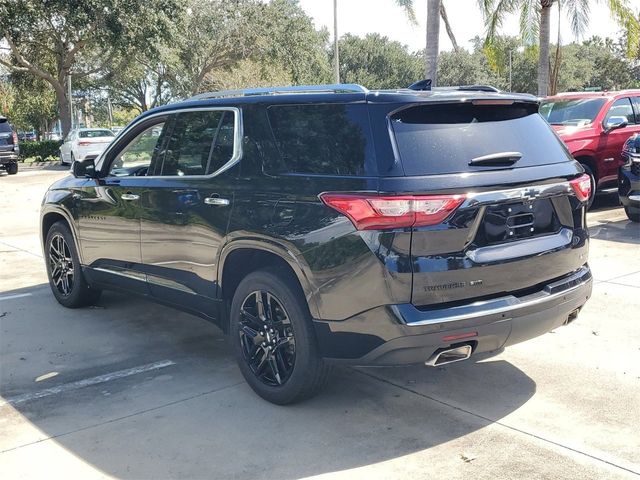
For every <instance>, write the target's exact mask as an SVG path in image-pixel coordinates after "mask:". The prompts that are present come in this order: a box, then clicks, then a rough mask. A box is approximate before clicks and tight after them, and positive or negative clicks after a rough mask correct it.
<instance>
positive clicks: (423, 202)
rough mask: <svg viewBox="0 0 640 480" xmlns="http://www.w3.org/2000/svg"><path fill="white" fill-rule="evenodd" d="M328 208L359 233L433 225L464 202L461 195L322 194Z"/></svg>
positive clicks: (321, 196) (321, 197) (463, 197)
mask: <svg viewBox="0 0 640 480" xmlns="http://www.w3.org/2000/svg"><path fill="white" fill-rule="evenodd" d="M320 199H321V200H322V201H323V202H324V203H325V204H326V205H327V206H329V207H331V208H333V209H334V210H337V211H338V212H340V213H342V214H343V215H346V216H347V217H349V219H350V220H351V222H353V224H354V226H355V227H356V228H357V229H358V230H382V229H391V228H406V227H421V226H427V225H436V224H438V223H441V222H442V221H443V220H445V219H446V218H447V217H448V216H449V215H451V213H452V212H453V211H454V210H455V209H456V208H458V207H459V206H460V204H461V203H462V202H463V201H464V199H465V196H464V195H397V196H381V195H361V194H353V193H321V194H320Z"/></svg>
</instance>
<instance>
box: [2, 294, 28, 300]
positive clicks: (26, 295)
mask: <svg viewBox="0 0 640 480" xmlns="http://www.w3.org/2000/svg"><path fill="white" fill-rule="evenodd" d="M31 295H32V294H31V293H16V294H15V295H7V296H6V297H0V302H1V301H3V300H13V299H14V298H22V297H30V296H31Z"/></svg>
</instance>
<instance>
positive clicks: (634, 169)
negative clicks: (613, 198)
mask: <svg viewBox="0 0 640 480" xmlns="http://www.w3.org/2000/svg"><path fill="white" fill-rule="evenodd" d="M622 158H624V159H625V160H626V162H625V163H624V165H622V166H621V167H620V169H619V171H618V196H619V197H620V203H622V205H623V207H624V211H625V213H626V214H627V217H628V218H629V220H631V221H632V222H640V135H639V134H637V133H636V134H635V135H633V136H631V137H629V139H628V140H627V141H626V142H625V144H624V147H623V149H622Z"/></svg>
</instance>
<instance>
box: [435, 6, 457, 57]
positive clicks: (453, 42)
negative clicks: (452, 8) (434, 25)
mask: <svg viewBox="0 0 640 480" xmlns="http://www.w3.org/2000/svg"><path fill="white" fill-rule="evenodd" d="M440 16H441V17H442V21H443V22H444V28H445V29H446V30H447V35H449V40H451V45H453V51H454V52H456V53H458V52H459V51H460V47H458V42H457V41H456V37H455V35H454V34H453V29H452V28H451V24H450V23H449V17H448V16H447V10H446V9H445V8H444V3H442V0H440Z"/></svg>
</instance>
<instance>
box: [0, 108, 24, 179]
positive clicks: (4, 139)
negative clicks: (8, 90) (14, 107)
mask: <svg viewBox="0 0 640 480" xmlns="http://www.w3.org/2000/svg"><path fill="white" fill-rule="evenodd" d="M19 155H20V147H19V146H18V134H17V133H16V131H15V130H14V129H13V127H11V124H10V123H9V121H8V120H7V119H6V118H5V117H0V169H2V170H6V172H7V173H8V174H9V175H15V174H16V173H18V157H19Z"/></svg>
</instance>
